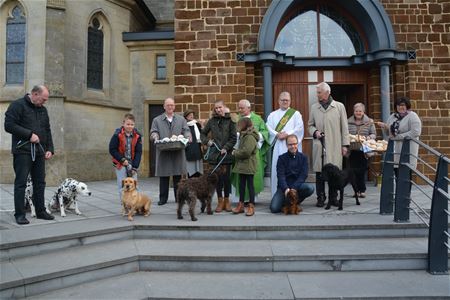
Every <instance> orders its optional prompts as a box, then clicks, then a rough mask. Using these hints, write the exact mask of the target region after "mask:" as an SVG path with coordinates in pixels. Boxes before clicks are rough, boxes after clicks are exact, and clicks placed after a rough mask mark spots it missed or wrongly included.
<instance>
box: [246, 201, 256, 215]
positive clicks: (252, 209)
mask: <svg viewBox="0 0 450 300" xmlns="http://www.w3.org/2000/svg"><path fill="white" fill-rule="evenodd" d="M246 208H247V209H246V212H245V215H246V216H247V217H251V216H253V215H254V214H255V205H254V204H253V203H249V204H248V206H247V207H246Z"/></svg>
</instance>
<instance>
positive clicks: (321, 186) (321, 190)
mask: <svg viewBox="0 0 450 300" xmlns="http://www.w3.org/2000/svg"><path fill="white" fill-rule="evenodd" d="M316 195H317V197H321V196H322V197H324V198H326V197H325V181H323V180H322V172H316ZM328 196H329V197H330V198H331V199H337V191H334V193H333V194H332V195H331V194H329V192H328Z"/></svg>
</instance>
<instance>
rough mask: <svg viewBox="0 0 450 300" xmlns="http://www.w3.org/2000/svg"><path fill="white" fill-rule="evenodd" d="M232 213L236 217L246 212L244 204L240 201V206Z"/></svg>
mask: <svg viewBox="0 0 450 300" xmlns="http://www.w3.org/2000/svg"><path fill="white" fill-rule="evenodd" d="M231 211H232V212H233V214H236V215H237V214H242V213H243V212H244V202H240V201H239V203H238V205H237V206H236V207H235V208H233V209H232V210H231Z"/></svg>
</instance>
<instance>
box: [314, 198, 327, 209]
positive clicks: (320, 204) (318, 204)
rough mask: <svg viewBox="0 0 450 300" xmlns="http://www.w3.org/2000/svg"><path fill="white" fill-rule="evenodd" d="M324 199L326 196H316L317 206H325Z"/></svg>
mask: <svg viewBox="0 0 450 300" xmlns="http://www.w3.org/2000/svg"><path fill="white" fill-rule="evenodd" d="M325 200H326V198H325V196H324V195H319V196H318V197H317V203H316V206H317V207H324V206H325Z"/></svg>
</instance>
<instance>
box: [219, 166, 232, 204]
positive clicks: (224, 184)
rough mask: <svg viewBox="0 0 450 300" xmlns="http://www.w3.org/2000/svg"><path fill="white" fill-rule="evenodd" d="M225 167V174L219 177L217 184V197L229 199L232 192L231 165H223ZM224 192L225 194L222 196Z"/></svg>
mask: <svg viewBox="0 0 450 300" xmlns="http://www.w3.org/2000/svg"><path fill="white" fill-rule="evenodd" d="M223 166H225V174H222V175H221V176H219V182H218V183H217V188H216V192H217V197H221V198H222V197H229V196H230V191H231V181H230V172H231V165H223ZM222 190H223V194H222Z"/></svg>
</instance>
